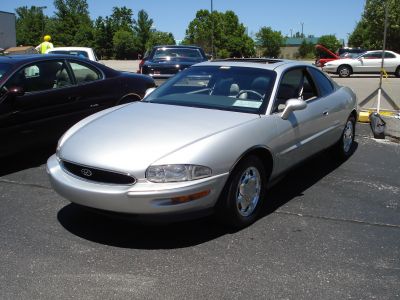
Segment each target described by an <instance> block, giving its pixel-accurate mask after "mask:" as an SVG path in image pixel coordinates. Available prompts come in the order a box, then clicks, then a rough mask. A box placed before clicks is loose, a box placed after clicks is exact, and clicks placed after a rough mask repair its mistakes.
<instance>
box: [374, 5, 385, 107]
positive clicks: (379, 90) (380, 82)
mask: <svg viewBox="0 0 400 300" xmlns="http://www.w3.org/2000/svg"><path fill="white" fill-rule="evenodd" d="M387 16H388V4H387V1H385V25H384V29H383V49H382V61H381V76H380V78H379V88H378V105H377V108H376V112H377V113H378V114H379V111H380V109H381V94H382V77H383V70H384V69H383V63H384V61H385V50H386V32H387Z"/></svg>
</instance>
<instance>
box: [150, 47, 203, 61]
mask: <svg viewBox="0 0 400 300" xmlns="http://www.w3.org/2000/svg"><path fill="white" fill-rule="evenodd" d="M175 58H185V59H193V60H202V59H203V56H202V55H201V53H200V50H199V49H191V48H157V49H156V51H155V52H154V55H153V59H165V60H170V59H175Z"/></svg>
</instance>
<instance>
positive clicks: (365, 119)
mask: <svg viewBox="0 0 400 300" xmlns="http://www.w3.org/2000/svg"><path fill="white" fill-rule="evenodd" d="M373 112H376V108H365V109H361V111H360V112H359V113H358V122H361V123H369V115H370V114H371V113H373ZM399 113H400V112H399V111H396V110H388V109H381V110H379V114H380V115H381V116H385V117H395V116H398V115H399Z"/></svg>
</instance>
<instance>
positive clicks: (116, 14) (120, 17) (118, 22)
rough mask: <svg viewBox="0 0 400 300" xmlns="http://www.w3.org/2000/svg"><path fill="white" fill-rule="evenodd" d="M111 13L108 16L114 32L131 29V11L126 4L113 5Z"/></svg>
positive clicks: (132, 22) (132, 21) (132, 20)
mask: <svg viewBox="0 0 400 300" xmlns="http://www.w3.org/2000/svg"><path fill="white" fill-rule="evenodd" d="M112 11H113V13H112V14H111V17H110V19H109V20H110V22H111V27H112V30H113V31H114V32H117V31H119V30H125V31H133V24H134V22H135V20H134V19H133V11H132V9H130V8H127V7H126V6H123V7H113V9H112Z"/></svg>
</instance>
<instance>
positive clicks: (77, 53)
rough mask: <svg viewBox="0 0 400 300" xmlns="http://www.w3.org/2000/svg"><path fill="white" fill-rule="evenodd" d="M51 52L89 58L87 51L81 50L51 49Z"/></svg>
mask: <svg viewBox="0 0 400 300" xmlns="http://www.w3.org/2000/svg"><path fill="white" fill-rule="evenodd" d="M49 53H51V54H68V55H75V56H79V57H82V58H89V56H88V54H87V52H86V51H80V50H54V51H50V52H49Z"/></svg>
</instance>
